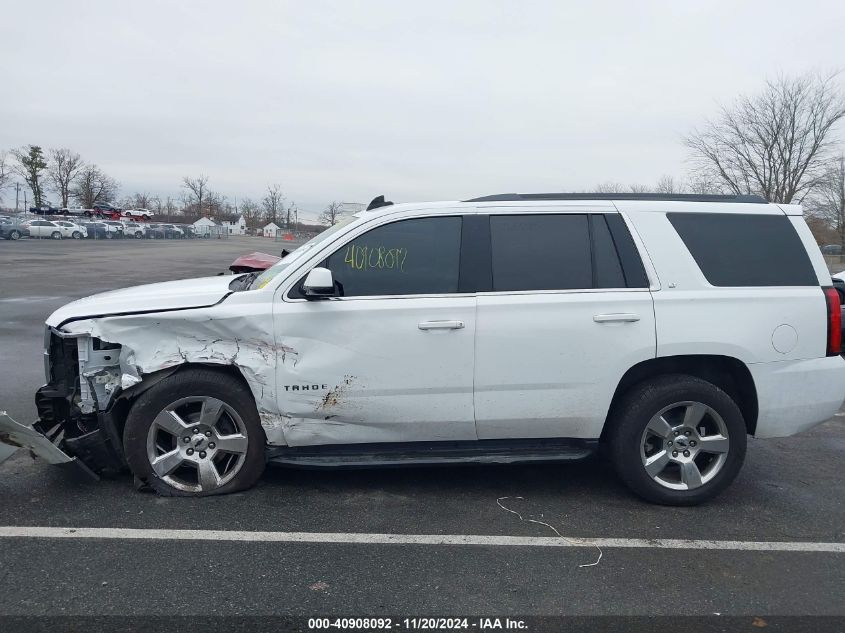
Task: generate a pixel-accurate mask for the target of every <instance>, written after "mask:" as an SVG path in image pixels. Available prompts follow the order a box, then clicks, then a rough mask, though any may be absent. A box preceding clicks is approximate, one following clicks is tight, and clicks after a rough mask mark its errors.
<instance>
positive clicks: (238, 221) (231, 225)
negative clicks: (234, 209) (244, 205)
mask: <svg viewBox="0 0 845 633" xmlns="http://www.w3.org/2000/svg"><path fill="white" fill-rule="evenodd" d="M220 224H221V226H225V227H226V228H227V229H229V235H246V218H244V216H243V215H240V216H234V215H233V216H230V217H226V218H223V221H222V222H221V223H220Z"/></svg>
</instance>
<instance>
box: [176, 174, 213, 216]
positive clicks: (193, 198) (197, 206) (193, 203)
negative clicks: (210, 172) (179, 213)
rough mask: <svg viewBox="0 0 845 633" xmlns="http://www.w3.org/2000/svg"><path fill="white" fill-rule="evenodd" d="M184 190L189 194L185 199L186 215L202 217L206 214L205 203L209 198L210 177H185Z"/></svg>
mask: <svg viewBox="0 0 845 633" xmlns="http://www.w3.org/2000/svg"><path fill="white" fill-rule="evenodd" d="M182 188H183V189H185V191H186V193H187V197H186V198H184V199H185V201H186V204H185V205H184V211H185V213H186V214H190V213H193V214H194V215H198V216H202V215H203V213H204V209H203V203H205V201H206V198H207V197H208V176H206V175H204V174H200V175H199V176H198V177H196V178H189V177H188V176H185V177H184V178H182ZM191 207H192V208H191Z"/></svg>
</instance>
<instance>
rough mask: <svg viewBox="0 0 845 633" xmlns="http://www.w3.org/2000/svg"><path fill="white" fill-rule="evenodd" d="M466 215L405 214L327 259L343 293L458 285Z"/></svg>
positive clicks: (437, 290) (414, 291)
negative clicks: (462, 219)
mask: <svg viewBox="0 0 845 633" xmlns="http://www.w3.org/2000/svg"><path fill="white" fill-rule="evenodd" d="M461 224H462V223H461V218H459V217H435V218H418V219H411V220H400V221H398V222H393V223H391V224H385V225H383V226H379V227H377V228H374V229H372V230H371V231H368V232H366V233H364V234H363V235H361V236H360V237H357V238H355V239H354V240H352V241H351V242H348V243H346V244H345V245H343V246H342V247H341V248H340V249H338V250H337V251H335V252H334V253H333V254H332V255H330V256H329V257H328V258H327V259H326V260H325V262H324V263H323V265H324V266H325V267H326V268H328V269H329V270H331V271H332V276H333V277H334V281H335V287H336V289H337V293H338V295H339V296H342V297H368V296H370V297H372V296H379V295H422V294H447V293H454V292H457V291H458V277H459V271H460V253H461Z"/></svg>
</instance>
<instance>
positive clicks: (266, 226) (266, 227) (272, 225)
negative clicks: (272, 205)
mask: <svg viewBox="0 0 845 633" xmlns="http://www.w3.org/2000/svg"><path fill="white" fill-rule="evenodd" d="M270 227H275V228H277V229H280V228H282V227H280V226H279V225H278V224H276V223H275V222H270V224H265V225H264V228H265V229H269V228H270Z"/></svg>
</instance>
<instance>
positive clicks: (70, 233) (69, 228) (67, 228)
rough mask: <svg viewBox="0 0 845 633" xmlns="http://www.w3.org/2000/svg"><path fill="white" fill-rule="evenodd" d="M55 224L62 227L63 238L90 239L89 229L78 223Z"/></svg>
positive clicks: (63, 221) (57, 222)
mask: <svg viewBox="0 0 845 633" xmlns="http://www.w3.org/2000/svg"><path fill="white" fill-rule="evenodd" d="M53 224H55V225H56V226H59V227H61V231H62V237H70V238H73V239H75V240H80V239H82V238H83V237H88V231H87V229H86V228H85V227H84V226H82V225H80V224H77V223H76V222H71V221H70V220H53Z"/></svg>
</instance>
